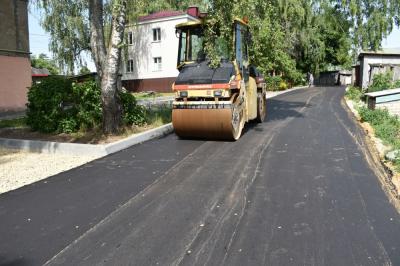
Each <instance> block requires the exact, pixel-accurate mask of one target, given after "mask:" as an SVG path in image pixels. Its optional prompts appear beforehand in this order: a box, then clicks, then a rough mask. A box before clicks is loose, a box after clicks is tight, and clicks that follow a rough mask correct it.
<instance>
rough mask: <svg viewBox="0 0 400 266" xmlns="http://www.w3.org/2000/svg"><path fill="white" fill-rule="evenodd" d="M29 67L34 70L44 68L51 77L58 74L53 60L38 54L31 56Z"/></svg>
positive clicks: (58, 71)
mask: <svg viewBox="0 0 400 266" xmlns="http://www.w3.org/2000/svg"><path fill="white" fill-rule="evenodd" d="M31 66H32V67H35V68H46V69H47V70H48V71H49V72H50V74H52V75H57V74H59V73H60V70H59V68H58V66H57V64H56V62H55V60H53V59H50V58H48V57H47V55H46V54H39V55H38V56H35V55H32V56H31Z"/></svg>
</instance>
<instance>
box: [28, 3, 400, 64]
mask: <svg viewBox="0 0 400 266" xmlns="http://www.w3.org/2000/svg"><path fill="white" fill-rule="evenodd" d="M29 42H30V49H31V52H32V54H34V55H38V54H40V53H44V54H47V55H48V56H49V57H51V53H50V52H49V49H48V45H49V35H48V34H47V33H46V32H45V31H44V30H43V29H42V27H41V26H40V25H39V14H38V13H37V12H36V11H34V10H32V12H29ZM382 47H383V48H400V30H399V29H398V28H395V29H394V30H393V31H392V33H391V34H390V35H389V36H388V38H386V39H384V40H383V41H382ZM85 59H86V62H87V66H88V68H89V69H90V70H91V71H95V66H94V63H93V61H92V60H91V58H90V56H89V55H87V56H85Z"/></svg>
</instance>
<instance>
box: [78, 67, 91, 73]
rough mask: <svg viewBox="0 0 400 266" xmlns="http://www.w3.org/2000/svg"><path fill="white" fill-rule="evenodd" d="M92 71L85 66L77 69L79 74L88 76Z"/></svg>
mask: <svg viewBox="0 0 400 266" xmlns="http://www.w3.org/2000/svg"><path fill="white" fill-rule="evenodd" d="M91 72H92V71H90V69H89V68H88V67H87V66H82V67H81V68H80V69H79V74H81V75H82V74H89V73H91Z"/></svg>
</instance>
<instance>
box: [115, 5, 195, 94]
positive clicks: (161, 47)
mask: <svg viewBox="0 0 400 266" xmlns="http://www.w3.org/2000/svg"><path fill="white" fill-rule="evenodd" d="M200 15H201V14H200V13H199V10H198V8H197V7H190V8H189V9H188V10H187V12H182V11H161V12H157V13H153V14H150V15H148V16H142V17H139V19H138V23H137V24H136V25H133V26H129V27H127V29H126V39H127V40H126V42H127V49H125V52H123V55H122V58H123V59H122V60H123V61H122V86H123V87H125V88H126V89H127V90H130V91H159V92H168V91H171V85H172V83H173V82H174V81H175V79H176V77H177V76H178V73H179V72H178V70H177V69H176V66H177V56H178V44H179V39H178V38H177V36H176V33H175V25H177V24H179V23H184V22H188V21H194V20H197V18H198V17H199V16H200Z"/></svg>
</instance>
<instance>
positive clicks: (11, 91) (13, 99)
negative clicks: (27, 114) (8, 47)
mask: <svg viewBox="0 0 400 266" xmlns="http://www.w3.org/2000/svg"><path fill="white" fill-rule="evenodd" d="M30 71H31V62H30V60H29V58H27V57H19V56H16V57H14V56H3V55H0V111H17V110H22V109H25V104H26V103H27V92H28V87H30V86H31V72H30Z"/></svg>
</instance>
